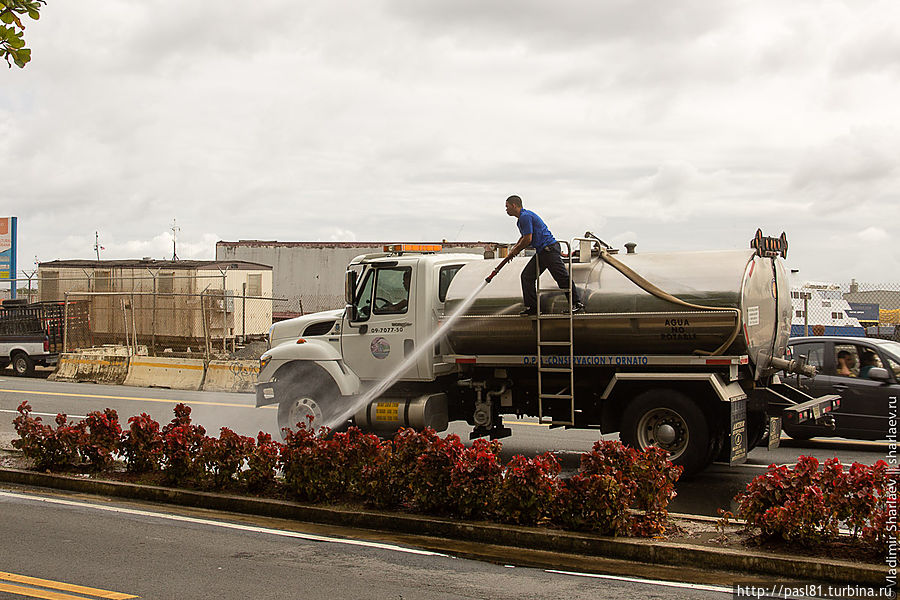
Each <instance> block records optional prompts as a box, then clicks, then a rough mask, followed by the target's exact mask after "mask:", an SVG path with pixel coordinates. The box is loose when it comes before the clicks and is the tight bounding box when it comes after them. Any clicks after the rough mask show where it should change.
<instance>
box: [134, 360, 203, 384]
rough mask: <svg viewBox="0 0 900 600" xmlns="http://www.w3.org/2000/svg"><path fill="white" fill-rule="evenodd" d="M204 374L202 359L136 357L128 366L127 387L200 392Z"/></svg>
mask: <svg viewBox="0 0 900 600" xmlns="http://www.w3.org/2000/svg"><path fill="white" fill-rule="evenodd" d="M204 372H205V364H204V361H203V360H202V359H197V358H158V357H154V356H134V357H132V358H131V363H130V364H129V365H128V376H127V377H126V378H125V385H131V386H135V387H164V388H171V389H173V390H199V389H200V386H201V385H202V384H203V375H204Z"/></svg>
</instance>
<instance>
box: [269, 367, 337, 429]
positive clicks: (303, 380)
mask: <svg viewBox="0 0 900 600" xmlns="http://www.w3.org/2000/svg"><path fill="white" fill-rule="evenodd" d="M284 387H285V389H286V391H285V392H284V394H283V397H282V399H281V401H280V402H279V403H278V429H279V430H280V431H282V437H284V431H283V430H284V429H293V430H295V431H296V430H297V424H298V423H305V424H306V426H307V427H312V428H313V429H318V428H320V427H323V426H328V427H331V429H332V431H341V430H343V429H346V428H347V426H348V424H349V421H347V420H345V421H343V422H341V423H331V420H333V419H334V418H336V417H338V416H340V413H341V412H342V411H345V410H347V409H348V408H349V402H348V400H347V399H345V398H344V397H343V396H341V392H340V390H339V389H338V386H337V384H336V383H335V382H334V380H333V379H331V376H329V375H328V374H327V373H326V372H325V371H323V370H322V369H319V368H318V367H317V368H316V370H311V369H310V370H306V371H304V372H302V373H301V374H297V375H295V376H294V377H293V378H291V379H290V380H289V382H288V383H287V384H285V386H284ZM310 417H312V422H310V420H309V419H310Z"/></svg>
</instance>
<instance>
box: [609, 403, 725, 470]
mask: <svg viewBox="0 0 900 600" xmlns="http://www.w3.org/2000/svg"><path fill="white" fill-rule="evenodd" d="M621 429H622V430H621V432H620V437H621V439H622V441H623V442H625V443H626V444H628V445H629V446H632V447H634V448H637V449H639V450H645V449H647V448H650V447H654V446H655V447H657V448H662V449H664V450H667V451H668V452H669V460H671V461H672V462H673V463H675V464H676V465H681V466H682V467H684V475H685V476H690V475H693V474H695V473H697V472H698V471H700V470H702V469H703V468H704V467H706V465H707V464H709V455H710V445H711V444H710V436H709V424H708V423H707V420H706V417H705V416H704V414H703V412H702V411H701V410H700V407H699V406H697V404H696V403H695V402H693V401H692V400H691V399H690V398H688V397H687V396H685V395H684V394H682V393H681V392H676V391H674V390H650V391H648V392H644V393H643V394H640V395H639V396H637V397H636V398H635V399H634V400H633V401H632V402H631V403H630V404H629V405H628V407H627V408H626V409H625V412H624V413H623V414H622V428H621Z"/></svg>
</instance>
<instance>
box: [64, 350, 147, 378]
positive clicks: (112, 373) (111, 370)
mask: <svg viewBox="0 0 900 600" xmlns="http://www.w3.org/2000/svg"><path fill="white" fill-rule="evenodd" d="M128 363H129V358H128V357H127V356H120V355H112V354H109V355H104V354H96V353H80V352H72V353H67V354H62V355H60V357H59V364H58V366H57V369H56V371H55V372H54V373H53V374H52V375H50V377H49V379H50V380H52V381H88V382H92V383H110V384H113V385H121V384H122V383H123V382H124V381H125V379H126V377H127V375H128Z"/></svg>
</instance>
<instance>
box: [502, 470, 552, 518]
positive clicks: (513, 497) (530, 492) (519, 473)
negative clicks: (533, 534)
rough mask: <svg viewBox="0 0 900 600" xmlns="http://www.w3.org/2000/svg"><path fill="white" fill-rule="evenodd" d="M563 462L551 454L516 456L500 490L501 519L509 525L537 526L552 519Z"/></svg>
mask: <svg viewBox="0 0 900 600" xmlns="http://www.w3.org/2000/svg"><path fill="white" fill-rule="evenodd" d="M558 475H559V461H557V460H556V457H555V456H553V454H551V453H549V452H547V453H546V454H542V455H540V456H535V457H533V458H525V457H524V456H514V457H513V458H512V460H511V461H509V463H507V465H506V467H505V468H504V469H503V478H502V479H501V481H500V484H499V486H498V489H497V495H496V504H497V517H498V518H499V519H500V520H501V521H504V522H506V523H519V524H522V525H533V524H535V523H537V522H538V521H540V520H541V519H542V518H544V517H545V516H548V515H549V513H550V510H551V508H552V506H553V500H554V498H555V496H556V493H557V487H558V485H559V480H558V479H557V477H558Z"/></svg>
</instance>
